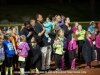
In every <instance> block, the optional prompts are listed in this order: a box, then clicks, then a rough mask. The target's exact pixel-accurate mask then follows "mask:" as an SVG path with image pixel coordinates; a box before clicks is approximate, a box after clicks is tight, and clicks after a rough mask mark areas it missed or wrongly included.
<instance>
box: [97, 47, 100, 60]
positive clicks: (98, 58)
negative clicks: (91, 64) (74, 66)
mask: <svg viewBox="0 0 100 75" xmlns="http://www.w3.org/2000/svg"><path fill="white" fill-rule="evenodd" d="M97 60H98V61H100V48H97Z"/></svg>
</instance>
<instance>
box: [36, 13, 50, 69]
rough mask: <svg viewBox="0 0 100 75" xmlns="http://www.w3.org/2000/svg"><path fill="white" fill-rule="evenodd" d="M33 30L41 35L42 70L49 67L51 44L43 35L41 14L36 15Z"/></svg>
mask: <svg viewBox="0 0 100 75" xmlns="http://www.w3.org/2000/svg"><path fill="white" fill-rule="evenodd" d="M34 29H35V32H36V34H37V35H38V36H39V37H41V42H40V43H39V46H40V47H41V52H42V68H41V69H42V70H47V69H50V59H51V46H50V44H49V43H48V41H47V40H46V37H45V35H44V34H45V28H44V27H43V17H42V15H41V14H37V15H36V24H35V27H34Z"/></svg>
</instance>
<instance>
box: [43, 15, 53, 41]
mask: <svg viewBox="0 0 100 75" xmlns="http://www.w3.org/2000/svg"><path fill="white" fill-rule="evenodd" d="M53 25H54V23H53V22H52V18H51V17H49V16H48V17H47V18H46V22H44V27H45V29H46V32H47V31H50V30H51V28H52V27H53ZM46 32H45V36H46V38H47V39H48V42H51V38H50V36H49V35H48V34H47V33H46Z"/></svg>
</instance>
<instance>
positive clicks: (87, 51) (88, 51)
mask: <svg viewBox="0 0 100 75" xmlns="http://www.w3.org/2000/svg"><path fill="white" fill-rule="evenodd" d="M90 38H91V33H90V32H89V31H87V32H86V38H85V42H84V44H83V48H82V54H83V58H84V60H85V62H86V64H87V66H86V68H88V69H90V68H93V67H92V66H91V62H92V61H93V60H94V59H95V52H94V47H93V43H92V40H91V39H90Z"/></svg>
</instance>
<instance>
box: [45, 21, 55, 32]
mask: <svg viewBox="0 0 100 75" xmlns="http://www.w3.org/2000/svg"><path fill="white" fill-rule="evenodd" d="M53 25H54V23H53V22H44V27H45V29H46V31H50V30H51V28H52V26H53Z"/></svg>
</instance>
